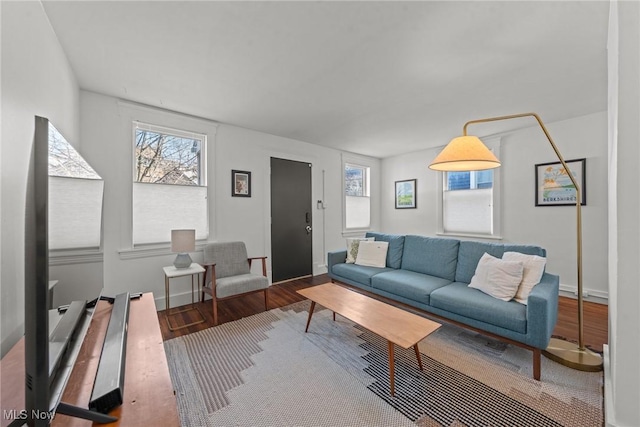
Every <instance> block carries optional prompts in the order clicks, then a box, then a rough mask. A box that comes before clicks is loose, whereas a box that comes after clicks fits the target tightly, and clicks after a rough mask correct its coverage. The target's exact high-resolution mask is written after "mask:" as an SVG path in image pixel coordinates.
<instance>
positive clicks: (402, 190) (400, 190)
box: [396, 179, 418, 209]
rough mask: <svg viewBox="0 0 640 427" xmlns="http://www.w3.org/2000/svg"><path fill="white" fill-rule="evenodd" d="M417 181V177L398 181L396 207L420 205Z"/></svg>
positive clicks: (413, 207) (407, 207) (406, 207)
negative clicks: (417, 197) (417, 195)
mask: <svg viewBox="0 0 640 427" xmlns="http://www.w3.org/2000/svg"><path fill="white" fill-rule="evenodd" d="M416 182H417V180H415V179H407V180H404V181H396V209H415V208H416V207H417V206H418V200H417V199H416Z"/></svg>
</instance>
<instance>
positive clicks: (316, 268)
mask: <svg viewBox="0 0 640 427" xmlns="http://www.w3.org/2000/svg"><path fill="white" fill-rule="evenodd" d="M327 271H328V270H327V265H326V264H313V275H314V276H319V275H321V274H327Z"/></svg>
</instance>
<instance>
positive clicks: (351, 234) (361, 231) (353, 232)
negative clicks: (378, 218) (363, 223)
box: [342, 228, 371, 238]
mask: <svg viewBox="0 0 640 427" xmlns="http://www.w3.org/2000/svg"><path fill="white" fill-rule="evenodd" d="M368 231H371V229H370V228H359V229H357V230H356V229H354V230H342V237H345V238H346V237H362V236H364V235H365V234H366V233H367V232H368Z"/></svg>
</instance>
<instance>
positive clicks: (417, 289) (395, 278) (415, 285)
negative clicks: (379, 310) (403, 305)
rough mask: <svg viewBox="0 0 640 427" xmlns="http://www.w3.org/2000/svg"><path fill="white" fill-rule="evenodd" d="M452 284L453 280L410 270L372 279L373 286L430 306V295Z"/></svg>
mask: <svg viewBox="0 0 640 427" xmlns="http://www.w3.org/2000/svg"><path fill="white" fill-rule="evenodd" d="M449 283H451V280H447V279H442V278H440V277H434V276H428V275H426V274H422V273H416V272H413V271H409V270H404V269H403V270H391V271H387V272H384V273H380V274H376V275H375V276H373V277H372V278H371V286H372V287H373V288H375V289H380V290H383V291H386V292H389V293H392V294H394V295H399V296H402V297H405V298H409V299H410V300H413V301H417V302H421V303H423V304H429V295H430V294H431V292H432V291H433V290H435V289H438V288H441V287H442V286H446V285H448V284H449Z"/></svg>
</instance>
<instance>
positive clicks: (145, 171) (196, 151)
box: [133, 122, 209, 246]
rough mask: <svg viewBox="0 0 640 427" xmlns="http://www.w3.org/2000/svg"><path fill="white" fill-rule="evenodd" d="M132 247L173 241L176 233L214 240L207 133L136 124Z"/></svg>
mask: <svg viewBox="0 0 640 427" xmlns="http://www.w3.org/2000/svg"><path fill="white" fill-rule="evenodd" d="M133 127H134V135H133V136H134V138H133V140H134V161H135V165H134V179H133V244H134V246H135V245H140V244H148V243H160V242H169V241H170V240H171V230H172V229H183V228H189V229H195V230H196V239H198V240H200V239H206V238H207V237H208V235H209V223H208V207H207V186H206V182H207V180H206V167H205V165H206V142H207V137H206V135H203V134H197V133H193V132H187V131H181V130H176V129H169V128H163V127H160V126H154V125H149V124H144V123H141V122H134V126H133Z"/></svg>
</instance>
